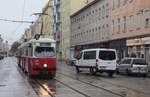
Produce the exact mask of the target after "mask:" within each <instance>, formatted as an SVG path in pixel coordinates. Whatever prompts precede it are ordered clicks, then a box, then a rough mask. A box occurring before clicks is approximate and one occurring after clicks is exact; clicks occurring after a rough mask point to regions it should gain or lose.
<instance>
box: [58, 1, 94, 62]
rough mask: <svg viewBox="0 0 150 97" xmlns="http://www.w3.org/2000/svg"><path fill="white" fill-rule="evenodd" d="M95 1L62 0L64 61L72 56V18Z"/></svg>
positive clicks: (61, 44) (61, 42)
mask: <svg viewBox="0 0 150 97" xmlns="http://www.w3.org/2000/svg"><path fill="white" fill-rule="evenodd" d="M91 1H93V0H61V6H60V7H61V38H60V48H61V49H60V50H61V53H62V54H61V55H62V59H64V60H66V59H68V58H70V57H71V56H72V52H71V51H70V50H71V49H70V36H71V20H70V16H71V15H72V14H73V13H75V12H76V11H78V10H80V9H81V8H82V7H84V6H85V5H87V4H88V3H89V2H91Z"/></svg>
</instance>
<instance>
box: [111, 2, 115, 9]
mask: <svg viewBox="0 0 150 97" xmlns="http://www.w3.org/2000/svg"><path fill="white" fill-rule="evenodd" d="M112 4H113V5H112V7H113V8H112V9H115V0H113V3H112Z"/></svg>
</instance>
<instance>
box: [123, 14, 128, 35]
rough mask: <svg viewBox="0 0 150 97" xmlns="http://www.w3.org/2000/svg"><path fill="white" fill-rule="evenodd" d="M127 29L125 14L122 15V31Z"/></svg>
mask: <svg viewBox="0 0 150 97" xmlns="http://www.w3.org/2000/svg"><path fill="white" fill-rule="evenodd" d="M126 30H127V19H126V16H124V17H123V32H126Z"/></svg>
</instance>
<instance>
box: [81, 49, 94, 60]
mask: <svg viewBox="0 0 150 97" xmlns="http://www.w3.org/2000/svg"><path fill="white" fill-rule="evenodd" d="M83 59H96V51H87V52H84V57H83Z"/></svg>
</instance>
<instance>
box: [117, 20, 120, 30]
mask: <svg viewBox="0 0 150 97" xmlns="http://www.w3.org/2000/svg"><path fill="white" fill-rule="evenodd" d="M117 32H118V33H119V32H120V18H118V31H117Z"/></svg>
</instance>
